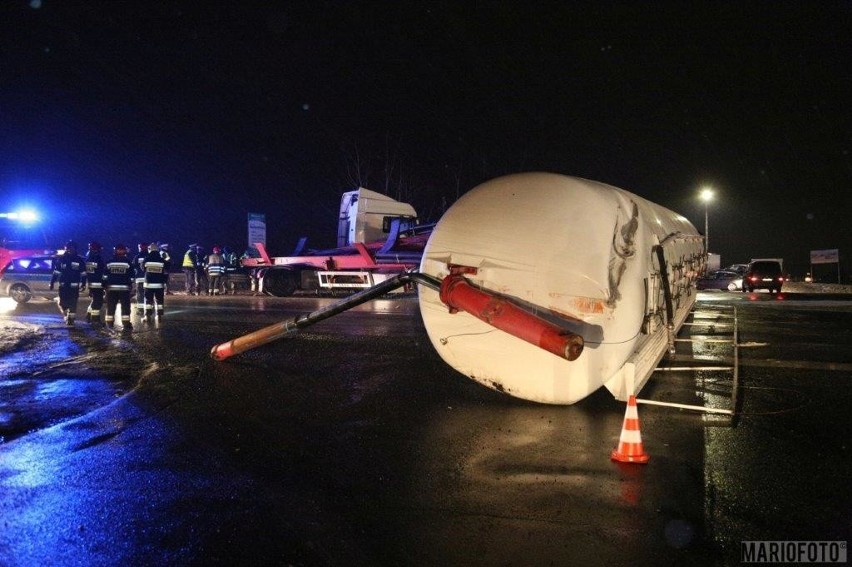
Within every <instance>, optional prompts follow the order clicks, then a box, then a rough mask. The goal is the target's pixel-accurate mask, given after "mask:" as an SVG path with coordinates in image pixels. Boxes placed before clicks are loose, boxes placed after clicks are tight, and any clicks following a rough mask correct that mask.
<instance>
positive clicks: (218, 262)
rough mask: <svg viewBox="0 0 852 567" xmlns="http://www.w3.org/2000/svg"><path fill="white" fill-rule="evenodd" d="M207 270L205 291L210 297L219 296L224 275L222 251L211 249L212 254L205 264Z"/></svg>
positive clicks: (217, 248) (215, 248)
mask: <svg viewBox="0 0 852 567" xmlns="http://www.w3.org/2000/svg"><path fill="white" fill-rule="evenodd" d="M205 265H206V269H207V281H208V284H207V291H208V293H209V294H210V295H219V288H220V287H221V286H222V279H223V276H224V275H225V258H223V257H222V249H221V248H219V247H218V246H214V247H213V253H212V254H210V255H209V256H207V261H206V262H205Z"/></svg>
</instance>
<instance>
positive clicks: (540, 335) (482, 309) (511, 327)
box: [440, 274, 584, 360]
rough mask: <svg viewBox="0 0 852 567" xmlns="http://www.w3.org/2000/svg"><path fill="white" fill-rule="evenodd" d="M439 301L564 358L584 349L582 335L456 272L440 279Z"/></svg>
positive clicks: (571, 356) (575, 356) (578, 354)
mask: <svg viewBox="0 0 852 567" xmlns="http://www.w3.org/2000/svg"><path fill="white" fill-rule="evenodd" d="M440 294H441V301H443V302H444V303H445V304H446V305H447V306H449V308H450V311H451V312H456V311H466V312H467V313H470V314H471V315H473V316H474V317H476V318H477V319H480V320H482V321H485V322H486V323H488V324H489V325H492V326H494V327H496V328H498V329H500V330H501V331H505V332H507V333H509V334H510V335H512V336H515V337H518V338H519V339H522V340H524V341H526V342H528V343H530V344H533V345H535V346H537V347H539V348H542V349H544V350H546V351H547V352H550V353H553V354H555V355H556V356H559V357H561V358H565V359H566V360H576V359H577V357H579V356H580V354H581V353H582V352H583V345H584V341H583V337H581V336H580V335H576V334H574V333H571V332H570V331H566V330H565V329H562V328H560V327H558V326H556V325H554V324H552V323H549V322H548V321H545V320H544V319H542V318H540V317H537V316H536V315H534V314H532V313H530V312H528V311H525V310H523V309H521V308H520V307H518V306H517V305H515V304H513V303H511V302H509V301H508V300H507V299H504V298H501V297H499V296H497V295H494V294H493V293H491V292H489V291H487V290H484V289H480V288H476V287H474V286H472V285H471V284H470V283H469V282H468V281H467V279H465V278H464V277H463V276H461V275H459V274H453V275H449V276H447V277H446V278H444V280H443V281H442V282H441V291H440Z"/></svg>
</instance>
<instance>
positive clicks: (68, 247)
mask: <svg viewBox="0 0 852 567" xmlns="http://www.w3.org/2000/svg"><path fill="white" fill-rule="evenodd" d="M65 249H66V250H77V243H76V242H74V241H73V240H69V241H68V242H66V243H65Z"/></svg>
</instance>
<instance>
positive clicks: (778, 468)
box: [0, 292, 852, 566]
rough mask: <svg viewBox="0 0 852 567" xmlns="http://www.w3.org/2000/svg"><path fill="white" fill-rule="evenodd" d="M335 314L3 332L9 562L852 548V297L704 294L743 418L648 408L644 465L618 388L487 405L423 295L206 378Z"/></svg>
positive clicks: (442, 559) (691, 391) (718, 555)
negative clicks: (253, 346) (420, 307)
mask: <svg viewBox="0 0 852 567" xmlns="http://www.w3.org/2000/svg"><path fill="white" fill-rule="evenodd" d="M326 301H327V300H316V299H309V298H293V299H286V300H285V299H273V298H252V297H247V296H246V297H240V296H238V297H227V298H215V299H213V298H204V297H202V298H187V297H180V296H170V297H169V298H168V303H167V315H166V320H165V322H164V323H163V324H158V325H144V324H140V323H138V322H136V323H137V324H136V328H135V329H134V332H132V333H130V334H126V333H121V332H116V333H110V332H104V331H102V330H96V329H92V328H90V327H89V326H87V325H86V324H80V325H79V328H77V329H74V330H67V329H65V328H64V327H62V325H61V324H60V319H59V316H58V313H55V308H54V307H53V306H52V305H51V304H49V303H47V302H37V303H33V304H30V305H27V306H25V308H24V309H18V310H16V311H14V312H11V313H0V352H2V354H3V358H2V362H0V371H2V375H0V392H1V393H2V398H0V435H3V437H4V442H3V443H2V444H0V512H2V515H0V518H2V519H0V564H3V565H10V566H18V565H21V566H23V565H166V564H168V565H209V564H256V565H287V564H297V565H298V564H303V565H376V564H388V565H439V564H440V565H448V564H466V565H494V564H504V565H548V564H553V565H613V564H656V565H678V564H698V565H725V564H735V563H737V562H738V560H739V557H740V556H739V553H740V542H741V541H743V540H820V541H824V540H844V541H848V540H849V539H850V536H852V528H850V526H852V491H850V490H849V488H848V484H849V483H848V479H849V477H850V474H852V456H850V446H849V439H850V434H852V427H850V425H849V420H850V412H849V407H850V404H852V395H850V388H849V386H850V385H852V346H850V341H849V338H850V334H852V301H847V300H846V298H840V297H827V296H806V295H801V294H785V295H784V296H783V299H780V298H777V297H774V296H769V295H768V294H728V293H721V292H720V293H706V294H701V295H700V299H699V304H698V310H697V313H696V320H697V321H696V322H699V323H704V322H707V321H708V320H709V321H716V323H715V324H713V325H704V324H701V325H694V326H690V327H689V329H688V331H687V332H685V333H681V336H682V337H684V338H685V337H686V336H687V334H688V332H691V333H692V335H694V336H697V337H699V338H701V337H704V338H707V337H710V338H713V337H722V336H725V335H726V333H728V332H729V329H728V328H726V327H724V326H723V324H724V323H726V322H728V321H730V319H727V318H718V317H719V316H720V314H721V315H728V314H730V313H731V311H730V308H731V307H736V308H737V315H738V321H739V330H740V342H741V343H744V345H745V346H744V347H743V348H742V349H740V357H741V359H742V360H741V368H740V372H739V379H740V386H741V387H740V389H739V393H740V396H739V405H738V410H739V414H738V416H737V417H736V418H735V419H733V420H732V419H729V418H727V417H720V416H715V417H714V416H703V415H701V414H697V413H694V412H690V411H683V410H677V409H671V408H665V407H658V406H651V405H644V404H643V405H640V408H639V412H640V423H641V431H642V438H643V442H644V448H645V451H646V452H647V453H648V454H649V455H650V456H651V460H650V462H649V463H648V464H647V465H644V466H642V465H622V464H616V463H613V462H612V461H610V458H609V456H610V452H611V451H612V450H613V449H614V448H615V447H616V446H617V444H618V440H619V435H620V431H621V427H622V420H623V416H624V404H623V403H620V402H617V401H615V400H613V399H612V397H611V396H610V395H609V393H608V392H606V391H605V390H604V391H600V392H598V393H597V394H595V395H593V396H591V397H590V398H587V399H586V400H584V401H582V402H581V403H579V404H576V405H574V406H569V407H555V406H542V405H537V404H531V403H527V402H522V401H519V400H515V399H512V398H508V397H506V396H503V395H502V394H498V393H496V392H492V391H490V390H487V389H485V388H483V387H482V386H479V385H478V384H476V383H474V382H472V381H470V380H468V379H466V378H465V377H463V376H461V375H460V374H458V373H457V372H455V371H454V370H452V369H451V368H449V367H448V366H446V365H445V364H444V363H443V361H441V360H440V358H439V357H438V356H437V355H436V354H435V353H434V351H433V350H432V348H431V345H430V344H429V341H428V339H427V338H426V334H425V331H424V330H423V328H422V324H421V322H420V320H419V315H418V313H417V309H416V302H415V301H414V300H413V299H412V298H407V299H401V300H379V301H376V302H373V303H372V304H368V305H365V306H362V307H360V308H358V310H356V311H350V312H347V313H346V314H343V315H340V316H337V317H335V318H333V319H330V320H328V321H325V322H322V323H320V324H319V325H317V326H315V327H312V328H310V329H308V330H306V331H304V332H302V333H300V334H297V335H292V336H288V337H285V338H284V339H282V340H280V341H278V342H277V343H275V344H272V345H269V346H267V347H263V348H260V349H258V350H255V351H252V352H249V353H246V354H244V355H241V356H239V357H237V358H234V359H231V360H230V361H227V362H224V363H215V362H213V361H212V360H210V359H209V357H208V352H209V350H210V348H211V347H212V346H213V345H214V344H217V343H220V342H223V341H225V340H227V339H230V338H234V337H235V336H238V335H240V334H243V333H245V332H248V331H251V330H255V329H257V328H259V327H262V326H264V325H267V324H270V323H273V322H276V321H279V320H281V319H284V318H287V317H292V316H294V315H295V314H297V313H302V312H306V311H310V310H312V309H314V308H316V307H317V306H318V305H322V304H325V302H326ZM708 318H709V319H708ZM678 353H679V358H685V357H689V356H697V357H701V358H703V359H708V360H710V361H711V362H712V363H720V364H728V363H730V358H731V356H732V351H731V349H730V347H729V346H728V345H725V344H723V343H706V342H705V343H688V342H682V343H678ZM711 362H708V363H702V364H707V365H709V364H711ZM664 364H666V365H669V366H678V365H682V364H683V362H682V361H680V360H675V361H669V362H666V361H664ZM731 377H732V373H731V372H727V371H721V372H717V371H711V370H699V371H689V372H677V371H668V372H660V373H658V376H656V377H655V378H654V379H652V381H651V382H650V383H649V385H648V386H646V388H645V389H644V390H643V391H642V392H641V394H640V397H642V398H646V399H653V400H667V401H675V402H680V403H687V404H702V405H708V406H716V407H726V404H729V403H730V401H729V399H728V398H727V396H728V395H729V393H730V390H731Z"/></svg>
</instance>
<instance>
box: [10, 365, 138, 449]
mask: <svg viewBox="0 0 852 567" xmlns="http://www.w3.org/2000/svg"><path fill="white" fill-rule="evenodd" d="M126 388H127V386H126V385H125V384H122V383H120V382H115V381H114V380H110V379H108V378H103V377H70V376H59V377H57V376H52V377H49V378H45V377H40V378H18V379H14V380H0V443H2V442H8V441H11V440H12V439H16V438H18V437H21V436H23V435H26V434H27V433H29V432H31V431H35V430H38V429H43V428H45V427H50V426H51V425H55V424H56V423H60V422H62V421H65V420H68V419H72V418H75V417H78V416H81V415H84V414H86V413H88V412H90V411H92V410H94V409H96V408H98V407H102V406H105V405H107V404H109V403H110V402H112V401H113V400H115V399H116V398H117V397H119V396H121V395H123V394H124V393H125V392H126Z"/></svg>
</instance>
